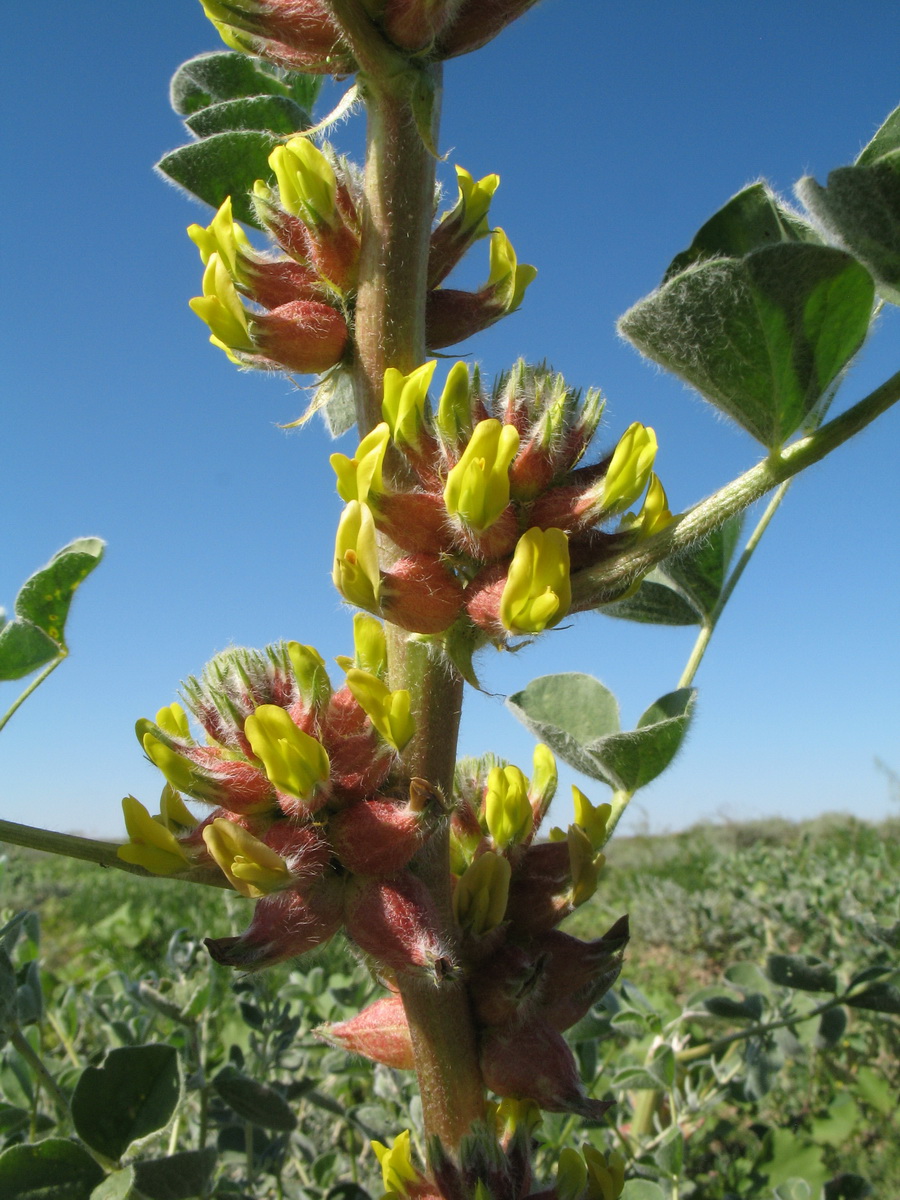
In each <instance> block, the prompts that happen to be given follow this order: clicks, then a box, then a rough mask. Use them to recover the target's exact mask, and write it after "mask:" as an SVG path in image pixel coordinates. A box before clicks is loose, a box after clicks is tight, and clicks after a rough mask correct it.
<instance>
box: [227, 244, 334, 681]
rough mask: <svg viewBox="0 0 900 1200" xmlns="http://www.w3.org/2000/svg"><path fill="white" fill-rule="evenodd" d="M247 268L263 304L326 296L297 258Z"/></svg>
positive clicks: (253, 294)
mask: <svg viewBox="0 0 900 1200" xmlns="http://www.w3.org/2000/svg"><path fill="white" fill-rule="evenodd" d="M246 272H247V275H248V277H249V282H248V284H247V288H246V291H247V294H248V295H249V296H250V298H251V299H253V300H255V301H256V302H257V304H261V305H262V306H263V308H280V307H281V305H283V304H289V303H290V302H291V301H292V300H321V299H322V285H321V283H320V281H319V277H318V275H317V274H316V273H315V271H313V270H312V269H311V268H310V267H304V266H301V264H300V263H298V262H294V260H293V259H290V258H284V259H266V260H264V261H258V260H257V259H248V260H247V266H246ZM273 703H278V701H275V700H273Z"/></svg>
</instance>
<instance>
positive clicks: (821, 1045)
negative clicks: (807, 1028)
mask: <svg viewBox="0 0 900 1200" xmlns="http://www.w3.org/2000/svg"><path fill="white" fill-rule="evenodd" d="M846 1030H847V1010H846V1008H841V1007H840V1005H839V1006H838V1007H837V1008H829V1009H828V1010H827V1011H826V1012H823V1013H822V1015H821V1017H820V1018H819V1028H818V1029H817V1030H816V1037H815V1046H816V1048H817V1049H820V1050H827V1049H830V1047H832V1046H836V1045H837V1044H838V1042H839V1041H840V1040H841V1038H842V1037H843V1036H844V1034H845V1032H846Z"/></svg>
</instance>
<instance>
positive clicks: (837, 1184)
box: [822, 1171, 872, 1200]
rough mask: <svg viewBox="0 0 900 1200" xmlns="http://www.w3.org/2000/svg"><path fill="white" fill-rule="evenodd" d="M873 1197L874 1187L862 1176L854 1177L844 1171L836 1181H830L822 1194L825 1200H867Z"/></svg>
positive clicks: (837, 1176) (835, 1178) (836, 1177)
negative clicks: (868, 1197)
mask: <svg viewBox="0 0 900 1200" xmlns="http://www.w3.org/2000/svg"><path fill="white" fill-rule="evenodd" d="M871 1195H872V1185H871V1183H869V1181H868V1179H863V1177H862V1175H852V1174H851V1173H850V1172H849V1171H842V1172H841V1174H840V1175H836V1176H835V1177H834V1179H829V1181H828V1182H827V1183H826V1184H825V1191H824V1192H823V1193H822V1197H823V1200H866V1197H867V1196H871Z"/></svg>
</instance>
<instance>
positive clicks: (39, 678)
mask: <svg viewBox="0 0 900 1200" xmlns="http://www.w3.org/2000/svg"><path fill="white" fill-rule="evenodd" d="M68 657H69V652H68V650H63V651H62V653H61V654H60V655H59V656H58V657H57V658H54V660H53V662H51V663H48V664H47V666H46V667H44V669H43V671H41V673H40V675H36V676H35V677H34V679H32V681H31V683H29V685H28V687H27V688H26V689H25V691H24V692H23V693H22V694H21V696H19V698H18V700H15V701H14V702H13V703H12V704H11V705H10V706H9V708H8V709H7V710H6V712H5V713H4V714H3V716H2V717H0V729H3V727H4V726H5V725H6V723H7V721H8V720H9V718H10V717H11V716H12V715H13V713H14V712H15V711H16V709H17V708H19V706H20V705H22V704H24V703H25V701H26V700H27V699H28V697H29V696H30V695H31V693H32V692H33V691H35V690H36V689H37V688H39V687H40V686H41V684H42V683H43V682H44V680H45V679H46V678H47V677H48V676H49V675H52V674H53V672H54V671H55V670H56V668H57V667H58V666H59V664H60V663H61V662H62V661H63V659H65V658H68Z"/></svg>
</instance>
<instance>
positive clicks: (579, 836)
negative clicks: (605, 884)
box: [566, 825, 606, 908]
mask: <svg viewBox="0 0 900 1200" xmlns="http://www.w3.org/2000/svg"><path fill="white" fill-rule="evenodd" d="M566 844H567V845H568V847H569V866H570V870H571V873H572V907H573V908H578V906H579V905H581V904H584V903H585V901H586V900H590V898H591V896H593V894H594V892H596V890H597V879H598V876H599V874H600V869H601V867H602V866H603V864H604V862H605V861H606V860H605V859H604V857H603V855H602V854H595V853H594V847H593V845H592V843H591V839H590V837H589V836H588V834H587V833H586V832H585V830H584V829H582V828H581V826H580V825H570V826H569V828H568V832H567V833H566Z"/></svg>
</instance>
